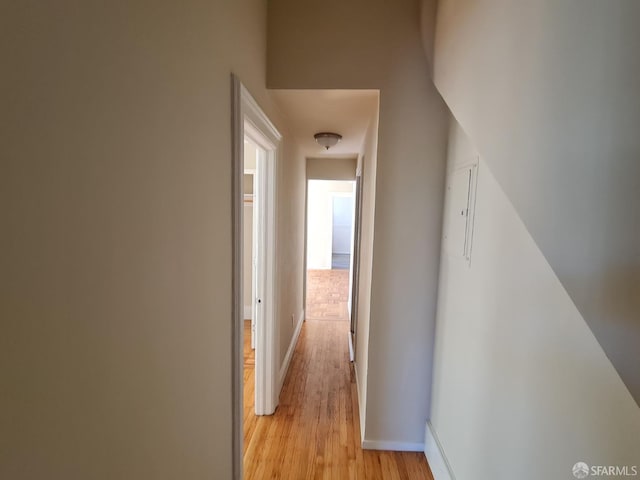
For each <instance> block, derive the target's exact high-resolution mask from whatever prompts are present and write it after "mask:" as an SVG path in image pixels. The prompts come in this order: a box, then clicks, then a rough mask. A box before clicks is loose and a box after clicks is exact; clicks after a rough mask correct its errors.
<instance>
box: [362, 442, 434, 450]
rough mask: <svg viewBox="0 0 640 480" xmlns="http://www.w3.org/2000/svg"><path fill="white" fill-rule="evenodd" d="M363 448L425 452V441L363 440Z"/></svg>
mask: <svg viewBox="0 0 640 480" xmlns="http://www.w3.org/2000/svg"><path fill="white" fill-rule="evenodd" d="M362 448H363V449H364V450H392V451H394V452H424V443H412V442H388V441H385V440H363V441H362Z"/></svg>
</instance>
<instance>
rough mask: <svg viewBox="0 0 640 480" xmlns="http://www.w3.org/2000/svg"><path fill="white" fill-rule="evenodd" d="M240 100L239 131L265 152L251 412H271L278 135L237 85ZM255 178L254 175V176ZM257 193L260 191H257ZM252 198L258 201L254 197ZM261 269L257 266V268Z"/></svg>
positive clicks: (260, 173)
mask: <svg viewBox="0 0 640 480" xmlns="http://www.w3.org/2000/svg"><path fill="white" fill-rule="evenodd" d="M240 99H241V102H242V114H243V117H242V118H243V132H244V136H247V137H248V138H250V139H251V141H252V142H254V143H255V144H256V145H257V146H258V147H260V148H261V149H263V150H264V151H265V152H266V155H265V158H264V159H263V161H258V162H257V164H256V170H257V180H258V181H259V182H260V187H261V188H258V189H257V190H256V191H254V194H259V195H261V198H260V200H261V201H260V204H261V209H262V211H263V212H264V213H261V214H259V215H261V216H262V219H261V222H260V225H261V228H260V230H261V232H260V234H261V238H260V239H259V240H258V244H259V247H260V248H261V253H263V255H260V257H259V258H261V260H258V261H259V262H262V265H259V266H258V271H262V272H263V274H261V275H260V277H261V278H260V279H259V285H260V288H259V291H258V292H257V298H260V299H261V308H262V309H263V312H262V320H260V317H261V315H260V314H256V319H257V320H258V321H257V323H256V367H255V413H256V415H271V414H273V413H274V412H275V410H276V407H277V406H278V397H279V394H280V392H279V390H278V389H277V388H276V387H277V386H276V382H277V379H276V353H275V352H276V343H275V342H276V334H275V331H276V326H275V322H276V318H278V316H277V312H278V306H277V304H276V291H277V285H276V282H277V278H278V277H277V272H276V268H277V264H278V263H277V260H276V244H277V239H276V230H277V229H276V225H277V218H276V199H277V197H276V189H277V185H276V179H277V174H276V169H277V164H278V161H277V159H278V158H279V156H280V153H281V152H280V149H281V143H280V140H281V139H282V135H280V132H278V130H277V129H276V127H275V126H274V125H273V123H271V121H270V120H269V118H268V117H267V116H266V115H265V113H264V112H263V111H262V109H261V108H260V106H259V105H258V103H257V102H256V101H255V100H254V98H253V97H252V96H251V94H250V93H249V91H248V90H247V89H246V88H245V87H244V85H242V84H240ZM254 178H256V177H254ZM258 192H261V193H258ZM254 201H258V199H257V198H255V199H254ZM261 266H262V267H263V268H260V267H261Z"/></svg>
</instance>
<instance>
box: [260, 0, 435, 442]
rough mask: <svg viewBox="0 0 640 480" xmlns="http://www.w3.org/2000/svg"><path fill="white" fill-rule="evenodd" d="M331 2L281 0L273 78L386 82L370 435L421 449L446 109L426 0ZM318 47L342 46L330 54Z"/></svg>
mask: <svg viewBox="0 0 640 480" xmlns="http://www.w3.org/2000/svg"><path fill="white" fill-rule="evenodd" d="M323 9H326V10H327V11H336V12H340V14H339V15H335V16H333V17H332V19H331V22H326V21H325V19H324V17H323V16H322V15H320V16H319V15H317V11H316V10H314V9H310V8H309V7H308V5H306V4H305V3H302V2H297V1H294V0H274V1H271V2H269V32H268V42H267V49H268V55H267V57H268V76H267V85H268V86H269V87H271V88H279V89H282V88H294V89H303V88H310V89H313V88H317V89H327V88H343V89H344V88H366V89H379V90H380V116H379V128H378V136H379V138H378V158H377V175H376V209H375V232H374V237H373V242H374V246H373V250H374V255H373V266H372V269H373V273H372V286H371V288H372V294H371V310H370V314H371V322H370V331H369V348H370V350H369V351H370V354H369V360H368V361H369V363H368V383H367V389H368V390H369V393H368V394H367V397H366V398H367V400H366V401H367V405H366V412H367V413H366V418H365V423H366V435H367V438H366V439H365V446H366V447H367V448H389V447H393V448H400V449H418V448H420V445H421V444H422V443H423V441H424V421H425V420H426V418H427V417H428V412H429V402H430V400H429V399H430V385H431V362H432V354H433V351H432V347H433V329H434V323H435V308H436V290H437V277H438V264H439V251H440V248H439V247H440V232H441V224H442V222H441V219H442V202H443V193H444V192H443V183H444V175H445V153H446V132H447V117H446V109H445V107H444V104H443V102H442V100H441V98H440V96H439V95H438V93H437V92H436V89H435V87H434V86H433V84H432V83H431V81H430V80H429V76H428V72H429V68H428V65H427V62H426V59H425V56H424V52H423V48H422V40H421V36H420V30H419V13H420V12H419V2H418V1H415V0H401V1H397V2H388V1H384V0H373V1H371V0H355V1H350V2H341V1H339V0H329V1H327V2H324V3H323ZM301 25H304V28H300V26H301ZM318 51H330V52H332V54H331V56H330V57H328V58H327V59H323V61H321V62H319V61H318V60H317V56H316V55H314V53H315V52H318ZM416 209H420V213H421V214H420V216H418V217H416V216H415V215H413V214H412V212H414V211H415V210H416ZM374 352H375V353H374ZM400 372H401V373H400ZM398 392H402V395H399V394H398Z"/></svg>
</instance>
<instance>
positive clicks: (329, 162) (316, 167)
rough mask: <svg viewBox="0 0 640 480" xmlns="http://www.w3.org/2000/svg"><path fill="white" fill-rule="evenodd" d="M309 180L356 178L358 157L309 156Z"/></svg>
mask: <svg viewBox="0 0 640 480" xmlns="http://www.w3.org/2000/svg"><path fill="white" fill-rule="evenodd" d="M306 163H307V179H309V180H355V179H356V166H357V164H358V158H357V157H356V156H354V157H353V158H329V157H321V158H307V160H306Z"/></svg>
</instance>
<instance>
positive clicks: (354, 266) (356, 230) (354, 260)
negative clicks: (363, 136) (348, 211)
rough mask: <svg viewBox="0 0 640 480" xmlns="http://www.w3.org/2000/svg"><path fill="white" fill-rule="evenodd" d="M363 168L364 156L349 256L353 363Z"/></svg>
mask: <svg viewBox="0 0 640 480" xmlns="http://www.w3.org/2000/svg"><path fill="white" fill-rule="evenodd" d="M363 166H364V156H363V157H362V161H361V166H360V168H359V169H357V170H356V182H355V192H354V200H355V205H354V211H353V216H354V219H353V248H352V252H353V253H352V256H351V279H350V283H351V298H350V299H349V301H350V308H349V322H350V325H349V342H350V343H349V345H350V347H351V348H350V350H349V353H350V359H351V361H352V362H353V361H355V356H356V335H357V325H358V299H359V298H360V295H359V293H360V292H359V289H360V248H361V244H362V181H363V175H362V167H363Z"/></svg>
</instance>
